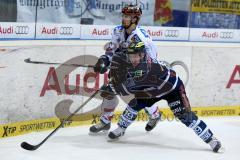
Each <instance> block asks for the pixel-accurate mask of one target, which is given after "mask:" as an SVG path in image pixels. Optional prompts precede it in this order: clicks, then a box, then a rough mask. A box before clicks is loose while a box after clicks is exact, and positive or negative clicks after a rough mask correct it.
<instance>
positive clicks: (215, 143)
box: [208, 137, 224, 153]
mask: <svg viewBox="0 0 240 160" xmlns="http://www.w3.org/2000/svg"><path fill="white" fill-rule="evenodd" d="M208 144H209V145H210V147H211V148H212V150H213V152H216V153H217V152H219V153H223V152H224V148H223V147H222V144H221V142H220V141H219V140H218V139H217V138H215V137H212V139H211V141H210V142H209V143H208Z"/></svg>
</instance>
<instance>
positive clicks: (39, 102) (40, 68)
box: [0, 41, 240, 124]
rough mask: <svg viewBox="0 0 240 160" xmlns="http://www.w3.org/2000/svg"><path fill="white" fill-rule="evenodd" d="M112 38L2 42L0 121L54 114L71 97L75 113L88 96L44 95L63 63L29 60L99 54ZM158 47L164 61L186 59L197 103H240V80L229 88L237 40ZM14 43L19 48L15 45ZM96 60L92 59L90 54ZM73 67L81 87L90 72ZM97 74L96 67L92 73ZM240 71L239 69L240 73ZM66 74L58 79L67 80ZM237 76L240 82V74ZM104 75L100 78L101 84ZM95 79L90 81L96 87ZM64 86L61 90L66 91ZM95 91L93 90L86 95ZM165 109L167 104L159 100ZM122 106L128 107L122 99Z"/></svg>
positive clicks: (189, 91) (237, 58) (236, 62)
mask: <svg viewBox="0 0 240 160" xmlns="http://www.w3.org/2000/svg"><path fill="white" fill-rule="evenodd" d="M106 42H107V41H21V42H19V41H18V42H12V41H11V42H3V43H2V44H1V47H0V83H1V86H0V90H1V92H0V99H1V100H0V106H1V111H0V115H1V117H0V123H1V124H4V123H12V122H17V121H25V120H32V119H42V118H50V117H54V116H55V109H56V105H57V104H58V103H59V102H61V101H62V100H72V101H73V103H72V105H71V111H73V110H74V109H76V107H78V106H79V105H80V104H81V103H82V102H83V99H84V100H85V99H86V98H87V96H85V97H83V96H82V94H79V95H66V94H62V95H58V94H57V92H56V91H46V92H45V94H44V95H43V96H40V94H41V91H42V88H43V85H44V82H45V80H46V77H47V75H48V72H49V69H50V67H55V69H56V68H57V67H59V66H58V65H40V64H27V63H25V62H24V59H27V58H31V60H36V61H46V62H61V63H63V62H66V61H68V60H70V59H72V61H73V62H72V63H77V62H74V57H75V58H76V57H77V56H80V57H81V56H83V55H85V56H86V55H92V56H96V57H99V56H100V55H101V54H103V53H104V50H103V46H104V44H105V43H106ZM155 43H156V44H157V46H158V49H159V59H161V60H165V61H168V62H173V61H176V60H178V61H183V62H184V63H185V64H186V65H187V67H188V69H189V71H190V79H189V82H188V84H187V86H186V89H187V95H188V97H189V99H190V102H191V104H192V106H193V107H199V106H201V107H208V106H234V105H239V104H240V95H239V92H240V84H239V83H236V84H232V85H231V87H230V88H226V86H227V83H228V81H229V79H230V77H231V75H232V73H233V70H234V67H236V66H237V65H239V64H240V54H239V53H240V46H239V45H238V44H214V43H211V44H206V43H183V42H175V43H173V42H155ZM13 44H14V46H13ZM90 59H91V58H90ZM80 61H81V62H79V61H78V62H79V63H88V64H94V63H95V61H96V59H94V58H93V59H91V60H87V59H86V58H81V60H80ZM176 70H177V71H178V72H179V75H180V77H183V80H184V77H185V75H184V74H185V72H184V70H182V69H181V68H176ZM64 71H66V72H67V71H68V72H69V73H70V71H72V72H71V73H70V75H69V77H70V78H69V84H70V85H74V84H75V82H76V77H77V75H78V74H79V75H80V86H82V85H83V77H85V76H86V74H85V71H86V70H84V69H82V68H77V69H75V68H69V67H65V68H64ZM89 72H91V73H93V71H89ZM239 72H240V71H239ZM63 78H64V77H62V78H61V77H60V78H59V77H58V80H59V81H60V82H61V83H63V82H64V81H63ZM235 79H236V80H237V79H238V80H239V79H240V76H239V74H236V76H235ZM103 81H104V77H103V76H101V77H100V78H99V82H100V84H102V83H103ZM94 85H95V83H88V87H89V88H91V87H93V86H94ZM64 87H65V86H64V85H61V92H62V93H64V92H65V88H64ZM83 93H84V94H88V95H90V93H85V92H83ZM100 103H101V100H98V99H95V100H93V101H92V102H91V103H90V104H89V106H87V107H85V108H84V109H83V110H82V111H81V112H85V111H86V110H90V109H92V108H94V107H96V106H98V105H99V104H100ZM159 105H160V106H162V107H166V106H167V104H166V103H165V102H161V103H159ZM119 106H120V107H118V110H122V109H123V108H125V107H124V106H125V105H124V104H123V103H122V102H121V103H120V104H119Z"/></svg>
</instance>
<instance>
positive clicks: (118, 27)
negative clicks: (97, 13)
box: [113, 25, 124, 34]
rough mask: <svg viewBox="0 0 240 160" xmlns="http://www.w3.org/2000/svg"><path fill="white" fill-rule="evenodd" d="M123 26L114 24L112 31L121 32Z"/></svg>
mask: <svg viewBox="0 0 240 160" xmlns="http://www.w3.org/2000/svg"><path fill="white" fill-rule="evenodd" d="M123 29H124V28H123V26H122V25H119V26H116V27H114V29H113V33H114V34H116V33H120V32H123Z"/></svg>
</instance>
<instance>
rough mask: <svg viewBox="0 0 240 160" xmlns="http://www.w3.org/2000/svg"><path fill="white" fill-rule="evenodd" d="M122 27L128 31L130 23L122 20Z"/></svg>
mask: <svg viewBox="0 0 240 160" xmlns="http://www.w3.org/2000/svg"><path fill="white" fill-rule="evenodd" d="M122 26H123V27H124V28H125V29H128V28H129V27H131V23H129V24H128V23H127V22H125V21H124V20H122Z"/></svg>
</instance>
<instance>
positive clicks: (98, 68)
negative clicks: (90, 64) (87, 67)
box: [93, 56, 110, 74]
mask: <svg viewBox="0 0 240 160" xmlns="http://www.w3.org/2000/svg"><path fill="white" fill-rule="evenodd" d="M109 64H110V62H109V60H108V57H106V56H101V57H100V58H99V59H98V61H97V63H96V64H95V66H94V68H93V69H94V72H97V73H100V74H103V73H105V72H107V70H108V66H109Z"/></svg>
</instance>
